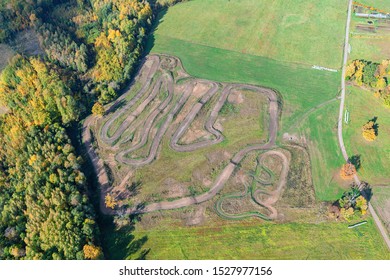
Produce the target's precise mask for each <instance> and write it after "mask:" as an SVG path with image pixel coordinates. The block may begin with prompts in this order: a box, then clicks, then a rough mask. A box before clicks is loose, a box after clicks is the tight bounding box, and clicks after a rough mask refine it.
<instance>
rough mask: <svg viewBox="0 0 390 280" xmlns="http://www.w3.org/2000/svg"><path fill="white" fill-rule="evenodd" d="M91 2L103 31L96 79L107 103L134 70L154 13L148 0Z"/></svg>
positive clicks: (98, 43)
mask: <svg viewBox="0 0 390 280" xmlns="http://www.w3.org/2000/svg"><path fill="white" fill-rule="evenodd" d="M91 3H92V8H93V12H94V14H95V15H96V16H95V17H93V18H95V19H96V21H97V22H98V23H99V25H98V26H99V30H100V33H99V35H98V36H97V37H96V39H95V41H94V48H95V51H96V54H97V60H96V65H95V66H94V68H93V71H92V78H93V80H94V81H95V82H96V83H97V87H96V89H97V90H98V92H100V98H99V101H101V102H102V103H107V102H109V101H111V100H113V99H114V98H115V97H116V91H117V90H118V89H119V88H120V87H121V86H122V85H123V83H124V82H126V81H128V79H129V78H130V76H131V74H132V73H133V72H134V68H135V66H136V64H137V62H138V60H139V58H140V56H141V55H142V51H143V44H144V41H145V39H146V35H147V30H148V27H149V26H150V25H151V21H152V16H153V13H152V9H151V7H150V5H149V2H148V1H145V0H111V1H106V0H92V1H91Z"/></svg>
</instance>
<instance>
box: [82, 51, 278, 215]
mask: <svg viewBox="0 0 390 280" xmlns="http://www.w3.org/2000/svg"><path fill="white" fill-rule="evenodd" d="M163 59H164V57H163V56H162V58H159V57H158V56H156V55H152V56H150V57H148V59H147V60H148V61H151V62H150V63H149V65H150V66H149V68H148V69H141V71H142V72H141V73H142V74H144V75H145V74H146V78H145V83H144V84H143V86H142V87H141V89H140V90H139V91H138V92H137V93H136V94H135V96H134V97H133V98H132V99H131V100H130V101H129V102H128V103H126V104H125V105H124V106H123V107H121V108H119V109H116V108H117V107H118V104H120V103H121V102H123V101H124V99H125V98H126V96H121V97H120V98H119V99H118V100H117V101H115V102H113V103H112V104H110V105H107V106H106V111H108V112H113V113H111V114H110V115H109V116H108V118H109V119H108V120H107V121H106V122H105V123H104V124H103V126H102V128H101V131H100V139H101V140H102V141H103V142H104V143H106V144H107V145H110V146H114V145H115V146H118V143H119V144H120V143H123V141H128V139H121V136H122V134H123V133H124V132H125V131H128V130H129V129H133V128H132V125H134V121H135V120H136V119H137V117H138V116H139V115H140V114H141V113H143V112H147V113H148V115H147V117H146V120H145V122H144V123H142V125H139V127H140V129H141V132H140V134H141V137H140V140H139V141H138V142H137V143H132V146H131V147H130V148H128V149H127V150H123V151H120V152H119V153H117V154H116V157H115V159H116V160H117V161H119V162H121V163H124V164H128V165H131V166H134V167H141V166H144V165H146V164H150V163H151V162H152V161H154V160H155V159H156V157H157V154H158V150H159V146H160V145H161V142H162V139H163V137H164V135H165V134H166V132H167V130H168V128H169V127H170V125H171V124H172V122H173V121H174V119H175V117H176V116H177V115H178V114H179V112H180V111H181V109H182V108H183V106H184V104H185V103H186V102H187V101H188V100H189V97H190V96H191V94H192V92H193V88H194V83H196V82H202V83H206V84H208V85H209V89H208V90H207V92H206V93H205V94H204V95H203V96H202V98H201V99H200V100H198V101H197V102H196V103H195V104H194V105H193V106H192V109H191V110H190V111H189V112H188V113H187V115H186V116H185V118H184V120H183V121H182V122H181V123H179V126H178V128H177V129H176V130H175V132H174V134H173V135H172V137H171V139H170V147H171V148H172V149H173V150H176V151H180V152H188V151H194V150H197V149H201V148H204V147H206V146H210V145H214V144H216V143H219V142H221V141H222V140H223V139H224V136H223V134H222V133H221V131H219V130H218V129H216V128H215V127H214V125H215V123H216V120H217V118H218V115H219V112H220V110H221V108H222V107H223V105H224V104H225V102H226V100H227V98H228V96H229V95H230V94H231V92H232V91H234V90H240V89H244V90H251V91H254V92H257V93H259V94H261V95H263V96H265V97H267V98H268V100H269V125H268V130H269V139H268V142H267V143H265V144H254V145H250V146H247V147H245V148H243V149H241V150H240V151H239V152H237V153H236V154H235V155H234V156H233V158H232V159H231V161H230V162H229V163H228V164H227V166H226V167H225V168H224V169H223V170H222V172H221V173H220V174H219V175H218V177H217V178H216V180H215V181H214V183H213V185H212V186H211V188H210V190H209V191H208V192H206V193H202V194H200V195H197V196H193V197H183V198H180V199H177V200H174V201H162V202H158V203H151V204H148V205H146V206H143V207H141V208H140V207H134V208H128V209H126V213H147V212H152V211H158V210H168V209H176V208H182V207H186V206H189V205H192V204H199V203H202V202H205V201H207V200H210V199H211V198H213V197H214V196H215V195H216V194H217V193H218V192H219V191H221V189H222V188H223V187H224V185H225V184H226V182H227V181H228V180H229V178H230V177H231V175H232V174H233V172H234V170H235V169H236V168H237V165H238V164H239V163H240V162H241V160H242V159H243V158H244V157H245V156H246V155H247V154H248V153H249V152H252V151H255V150H268V149H271V148H273V147H275V141H276V135H277V131H278V118H279V104H278V97H277V94H276V93H275V92H274V91H273V90H271V89H267V88H263V87H258V86H253V85H245V84H223V85H222V93H221V95H220V97H219V99H218V101H217V103H216V104H215V106H214V107H213V109H212V110H211V113H210V115H209V116H208V118H207V120H206V123H205V130H207V131H208V132H210V133H211V134H212V135H214V139H210V140H205V141H201V142H195V143H191V144H188V145H179V144H178V142H179V140H180V138H181V137H182V136H183V135H184V133H185V132H186V131H187V130H188V128H189V126H190V124H191V123H192V122H193V121H194V119H195V117H196V116H197V115H198V113H199V111H200V109H201V108H202V107H203V106H204V105H205V104H206V103H207V102H209V101H210V99H211V97H212V96H214V95H215V94H216V93H217V92H218V90H219V88H220V85H219V84H217V83H215V82H212V81H206V80H201V79H188V81H189V82H187V83H186V84H185V85H184V89H183V90H182V93H181V96H180V97H179V98H178V101H176V104H173V102H172V100H173V99H174V98H173V95H174V84H175V81H174V80H173V79H172V76H171V75H170V74H169V71H163V73H162V75H161V76H160V77H159V78H158V79H157V80H155V81H153V78H154V76H155V75H156V73H157V71H159V69H161V64H162V60H163ZM172 59H173V60H172ZM174 60H176V58H170V64H172V63H173V62H174ZM177 61H178V63H180V61H179V60H177ZM151 88H152V90H150V89H151ZM161 88H166V89H167V91H168V96H167V97H166V99H165V100H163V101H161V103H160V104H159V105H158V106H157V108H155V109H152V110H150V109H148V108H149V107H150V104H151V103H152V102H154V100H155V99H156V96H157V94H158V92H159V91H161ZM142 99H143V100H142ZM136 104H139V105H138V106H137V107H136V108H133V107H134V106H136ZM148 106H149V107H148ZM147 110H150V111H147ZM125 115H127V117H126V118H125V119H124V120H123V121H122V123H120V124H119V127H118V128H117V129H116V130H114V132H113V134H112V136H109V135H108V133H109V130H110V128H111V126H113V125H114V123H115V122H118V119H119V118H121V117H122V116H125ZM158 120H160V121H163V122H162V124H161V126H159V127H158V129H154V130H153V129H152V128H153V126H154V125H155V124H156V122H157V121H158ZM94 121H95V117H93V116H90V117H88V118H87V119H86V120H85V122H84V126H83V132H82V134H83V135H82V139H83V142H84V143H85V145H86V147H87V152H88V155H89V157H90V159H91V161H92V164H93V166H94V169H95V171H96V174H97V177H98V182H99V185H100V192H101V199H100V200H101V201H100V208H101V211H102V212H103V213H104V214H115V211H114V210H112V209H107V208H106V207H105V204H104V197H105V195H106V194H107V193H109V192H110V190H111V189H112V187H111V186H110V185H109V180H108V176H107V173H106V171H105V167H104V162H103V160H101V159H99V157H98V154H97V153H96V152H95V150H94V148H93V146H92V141H93V139H92V133H91V128H90V126H91V125H92V124H93V123H94ZM137 127H138V126H137ZM152 131H155V132H153V133H152ZM150 138H152V140H151V145H150V148H149V152H148V155H147V156H145V157H141V158H129V157H128V155H129V154H131V153H132V152H133V151H136V150H138V149H140V148H142V147H145V145H146V143H147V142H148V139H150ZM269 204H272V203H271V201H270V203H269Z"/></svg>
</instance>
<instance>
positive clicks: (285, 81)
mask: <svg viewBox="0 0 390 280" xmlns="http://www.w3.org/2000/svg"><path fill="white" fill-rule="evenodd" d="M181 5H182V4H181ZM168 15H169V14H168ZM159 29H160V27H159ZM154 39H155V42H154V46H153V48H152V50H151V51H152V52H153V53H165V54H170V55H174V56H177V57H179V58H180V59H181V60H182V62H183V65H184V68H185V69H186V71H187V72H188V73H189V74H190V75H192V76H195V77H199V78H204V79H209V80H214V81H219V82H233V83H248V84H256V85H261V86H266V87H270V88H273V89H276V90H277V91H278V92H280V93H281V95H282V96H283V102H284V103H283V114H282V122H281V125H282V130H283V129H288V127H289V126H290V125H291V124H292V123H294V122H295V121H297V120H299V118H300V116H301V115H302V114H303V113H304V112H306V111H307V110H309V109H310V108H312V107H314V106H316V105H318V104H321V103H323V102H325V101H327V100H329V99H332V98H334V97H335V96H336V95H337V94H338V84H339V82H338V80H339V74H338V73H332V72H325V71H318V70H313V69H311V67H307V66H304V65H300V64H290V63H284V62H280V61H276V60H272V59H269V58H265V57H260V56H254V55H247V54H242V53H238V52H234V51H228V50H224V49H218V48H212V47H208V46H204V45H199V44H193V43H189V42H186V41H181V40H178V39H173V38H170V37H160V36H159V35H155V36H154Z"/></svg>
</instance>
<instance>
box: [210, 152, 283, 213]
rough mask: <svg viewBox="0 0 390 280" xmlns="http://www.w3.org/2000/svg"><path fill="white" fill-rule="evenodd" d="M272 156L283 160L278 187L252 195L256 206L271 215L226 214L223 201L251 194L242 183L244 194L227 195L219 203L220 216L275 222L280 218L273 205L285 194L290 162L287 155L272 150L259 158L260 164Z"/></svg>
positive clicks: (217, 206)
mask: <svg viewBox="0 0 390 280" xmlns="http://www.w3.org/2000/svg"><path fill="white" fill-rule="evenodd" d="M270 155H275V156H277V157H279V158H281V159H282V171H281V174H280V178H279V181H278V184H277V187H276V189H275V190H273V191H272V192H266V191H264V190H262V189H257V190H255V191H254V192H253V193H252V199H253V201H254V202H255V203H256V204H258V205H260V206H262V207H264V208H266V209H267V210H268V211H269V212H270V214H269V215H268V216H267V215H265V214H262V213H259V212H257V211H254V212H246V213H240V214H228V213H226V211H224V210H223V201H224V200H226V199H229V198H244V197H246V196H247V195H248V194H249V193H250V192H251V191H249V189H248V186H247V185H246V184H245V183H244V182H242V183H243V185H244V187H245V189H244V192H243V193H242V194H241V193H240V194H233V195H227V196H225V197H222V198H221V199H220V200H219V201H217V204H216V210H217V212H218V214H220V215H221V216H222V217H225V218H228V219H244V218H248V217H259V218H261V219H266V220H274V219H276V218H277V217H278V211H277V209H276V208H275V207H274V206H273V205H274V204H275V203H276V202H277V201H278V200H279V199H280V197H281V195H282V193H283V188H284V186H285V185H286V183H287V175H288V171H289V160H288V158H287V157H286V155H285V154H283V153H282V152H281V151H277V150H270V151H267V152H265V153H263V154H261V155H260V156H259V158H258V164H260V165H262V164H263V162H264V159H265V158H266V157H267V156H270ZM259 195H266V196H267V198H266V199H262V198H259Z"/></svg>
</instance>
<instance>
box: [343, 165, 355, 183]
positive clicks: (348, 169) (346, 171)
mask: <svg viewBox="0 0 390 280" xmlns="http://www.w3.org/2000/svg"><path fill="white" fill-rule="evenodd" d="M355 174H356V167H355V165H353V164H352V163H346V164H344V165H343V166H342V167H341V170H340V176H341V178H343V179H344V180H347V179H351V178H352V177H353V176H354V175H355Z"/></svg>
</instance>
